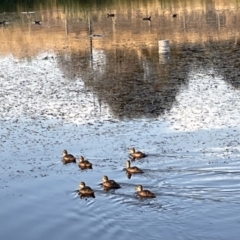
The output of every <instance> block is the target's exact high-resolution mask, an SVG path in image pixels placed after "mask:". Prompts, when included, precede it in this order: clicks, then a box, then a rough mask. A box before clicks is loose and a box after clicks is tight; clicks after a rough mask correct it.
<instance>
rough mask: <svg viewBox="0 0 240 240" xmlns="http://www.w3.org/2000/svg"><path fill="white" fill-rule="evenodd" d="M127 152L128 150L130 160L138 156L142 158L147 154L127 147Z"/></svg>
mask: <svg viewBox="0 0 240 240" xmlns="http://www.w3.org/2000/svg"><path fill="white" fill-rule="evenodd" d="M129 152H130V157H131V160H135V159H140V158H144V157H146V156H147V155H146V154H145V153H143V152H140V151H135V148H129Z"/></svg>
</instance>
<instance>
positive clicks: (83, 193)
mask: <svg viewBox="0 0 240 240" xmlns="http://www.w3.org/2000/svg"><path fill="white" fill-rule="evenodd" d="M78 194H79V196H80V198H84V197H92V198H95V195H94V191H93V190H92V189H91V188H90V187H88V186H86V185H85V182H80V183H79V192H78Z"/></svg>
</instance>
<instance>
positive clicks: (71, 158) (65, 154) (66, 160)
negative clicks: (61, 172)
mask: <svg viewBox="0 0 240 240" xmlns="http://www.w3.org/2000/svg"><path fill="white" fill-rule="evenodd" d="M62 155H63V158H62V161H63V163H64V164H67V163H72V162H74V163H75V162H76V158H75V157H74V156H73V155H72V154H69V153H68V152H67V150H63V152H62Z"/></svg>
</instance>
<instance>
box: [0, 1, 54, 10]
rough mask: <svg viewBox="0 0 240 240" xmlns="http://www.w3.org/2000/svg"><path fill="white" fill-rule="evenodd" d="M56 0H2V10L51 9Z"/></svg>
mask: <svg viewBox="0 0 240 240" xmlns="http://www.w3.org/2000/svg"><path fill="white" fill-rule="evenodd" d="M55 2H56V1H55V0H53V1H48V0H2V1H1V3H0V12H17V11H33V10H34V11H36V10H40V9H44V8H45V9H49V8H50V9H51V8H52V7H53V6H54V4H55Z"/></svg>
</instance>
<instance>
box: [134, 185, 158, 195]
mask: <svg viewBox="0 0 240 240" xmlns="http://www.w3.org/2000/svg"><path fill="white" fill-rule="evenodd" d="M135 189H136V191H137V195H138V196H139V197H150V198H155V197H156V196H155V194H154V193H152V192H150V191H149V190H143V187H142V185H138V186H136V188H135Z"/></svg>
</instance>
